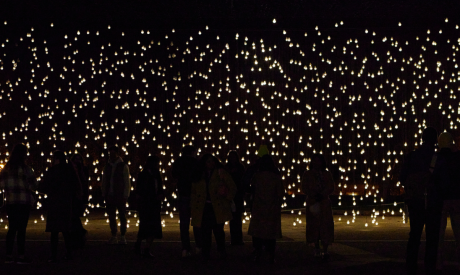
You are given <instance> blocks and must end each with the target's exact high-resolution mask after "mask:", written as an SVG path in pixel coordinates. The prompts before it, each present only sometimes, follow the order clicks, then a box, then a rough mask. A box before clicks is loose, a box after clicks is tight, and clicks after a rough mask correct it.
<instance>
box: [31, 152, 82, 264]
mask: <svg viewBox="0 0 460 275" xmlns="http://www.w3.org/2000/svg"><path fill="white" fill-rule="evenodd" d="M39 191H40V192H42V193H45V194H47V195H48V198H47V208H48V211H47V215H46V232H51V258H50V259H49V260H48V262H50V263H55V262H56V261H57V249H58V242H59V232H62V236H63V237H64V242H65V247H66V250H67V251H66V255H65V257H64V259H66V260H70V259H72V244H71V239H70V238H71V236H70V231H71V228H72V219H73V209H72V207H73V206H75V203H74V200H75V199H76V198H77V199H78V198H81V189H80V183H79V180H78V176H77V174H76V173H75V170H74V169H73V167H72V165H71V164H68V163H67V161H66V156H65V155H64V152H62V151H55V152H54V154H53V166H52V167H51V168H50V169H49V170H48V172H47V173H46V174H45V177H44V178H43V181H42V182H41V183H40V186H39Z"/></svg>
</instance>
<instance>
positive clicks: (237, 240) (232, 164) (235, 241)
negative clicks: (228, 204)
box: [225, 151, 246, 245]
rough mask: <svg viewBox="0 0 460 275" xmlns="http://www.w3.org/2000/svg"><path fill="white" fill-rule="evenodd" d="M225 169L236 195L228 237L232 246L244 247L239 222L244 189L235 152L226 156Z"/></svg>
mask: <svg viewBox="0 0 460 275" xmlns="http://www.w3.org/2000/svg"><path fill="white" fill-rule="evenodd" d="M225 169H226V170H227V171H228V172H229V173H230V175H231V176H232V179H233V182H234V183H235V185H236V195H235V198H234V199H233V204H232V216H233V218H232V220H231V221H230V237H231V244H232V245H244V242H243V222H242V220H241V218H242V215H243V212H244V196H245V195H246V187H245V185H244V183H243V176H244V166H243V164H241V162H240V157H239V156H238V153H237V152H236V151H230V152H229V153H228V156H227V164H226V165H225Z"/></svg>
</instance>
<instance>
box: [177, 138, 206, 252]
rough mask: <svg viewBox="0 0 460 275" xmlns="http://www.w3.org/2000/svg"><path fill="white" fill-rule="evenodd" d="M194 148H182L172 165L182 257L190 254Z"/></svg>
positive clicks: (194, 169)
mask: <svg viewBox="0 0 460 275" xmlns="http://www.w3.org/2000/svg"><path fill="white" fill-rule="evenodd" d="M195 151H196V149H195V147H194V146H191V145H187V146H184V148H182V156H181V157H179V158H178V159H177V160H176V161H175V162H174V164H173V167H172V176H173V177H174V178H175V179H176V180H177V193H178V196H179V202H178V204H179V207H178V208H179V222H180V239H181V242H182V257H184V258H185V257H189V256H190V255H191V254H190V233H189V228H190V218H191V206H190V203H191V200H190V197H191V190H192V182H193V181H194V179H196V175H197V174H198V173H197V170H198V160H196V159H195ZM198 231H199V230H198V228H196V227H193V233H194V236H195V243H196V248H197V252H199V251H200V250H201V243H200V236H199V235H200V233H199V232H198Z"/></svg>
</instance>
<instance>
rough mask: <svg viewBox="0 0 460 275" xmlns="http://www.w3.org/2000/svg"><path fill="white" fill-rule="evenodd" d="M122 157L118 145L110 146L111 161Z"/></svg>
mask: <svg viewBox="0 0 460 275" xmlns="http://www.w3.org/2000/svg"><path fill="white" fill-rule="evenodd" d="M119 157H120V149H119V148H118V146H115V145H114V146H110V147H109V158H110V161H111V162H115V161H116V160H117V159H118V158H119Z"/></svg>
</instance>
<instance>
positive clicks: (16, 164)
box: [0, 144, 38, 264]
mask: <svg viewBox="0 0 460 275" xmlns="http://www.w3.org/2000/svg"><path fill="white" fill-rule="evenodd" d="M26 158H27V146H25V145H24V144H17V145H16V146H14V148H13V151H12V152H11V155H10V157H9V159H8V162H7V163H6V165H5V167H4V168H3V170H2V171H1V173H0V189H1V190H4V196H5V201H4V203H5V207H6V213H7V215H8V233H7V234H6V256H5V263H14V258H13V246H14V239H15V238H16V234H17V246H18V258H17V260H16V262H17V263H18V264H29V263H31V262H32V260H31V259H29V258H27V257H26V256H25V255H24V253H25V242H26V229H27V223H28V221H29V214H30V209H31V208H32V206H33V205H34V203H35V199H34V196H33V192H34V191H35V190H36V189H37V185H38V184H37V180H36V179H35V175H34V171H33V170H32V168H30V167H29V166H27V164H26Z"/></svg>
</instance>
